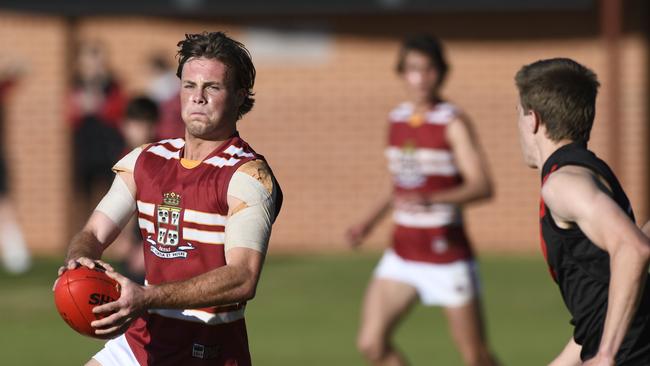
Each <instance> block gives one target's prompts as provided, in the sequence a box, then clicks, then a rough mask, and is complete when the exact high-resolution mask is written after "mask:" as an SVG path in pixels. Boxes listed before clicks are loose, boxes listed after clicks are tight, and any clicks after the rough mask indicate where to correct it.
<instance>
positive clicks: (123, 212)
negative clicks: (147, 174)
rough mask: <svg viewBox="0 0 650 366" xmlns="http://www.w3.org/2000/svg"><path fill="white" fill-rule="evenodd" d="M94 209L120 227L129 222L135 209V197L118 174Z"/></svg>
mask: <svg viewBox="0 0 650 366" xmlns="http://www.w3.org/2000/svg"><path fill="white" fill-rule="evenodd" d="M95 211H99V212H102V213H103V214H104V215H106V216H108V218H109V219H111V221H113V222H114V223H115V224H116V225H117V226H118V227H119V228H120V229H122V228H123V227H124V225H126V223H127V222H129V219H130V218H131V215H133V212H134V211H135V198H134V197H133V196H132V195H131V191H129V187H128V186H127V185H126V183H125V182H124V180H123V179H122V177H120V175H119V174H117V175H116V176H115V179H114V180H113V185H111V189H109V190H108V193H106V195H105V196H104V198H102V200H101V201H100V202H99V204H98V205H97V208H95Z"/></svg>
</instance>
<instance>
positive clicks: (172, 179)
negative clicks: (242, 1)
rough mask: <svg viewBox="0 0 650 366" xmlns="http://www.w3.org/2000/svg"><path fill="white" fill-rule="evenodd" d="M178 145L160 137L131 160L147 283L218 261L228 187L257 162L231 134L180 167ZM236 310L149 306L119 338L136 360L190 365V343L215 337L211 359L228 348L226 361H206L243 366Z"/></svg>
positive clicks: (179, 277)
mask: <svg viewBox="0 0 650 366" xmlns="http://www.w3.org/2000/svg"><path fill="white" fill-rule="evenodd" d="M184 147H185V141H184V140H183V139H172V140H163V141H160V142H158V143H154V144H151V145H148V146H146V147H145V148H144V149H143V151H142V152H141V153H140V155H139V156H138V158H137V160H136V162H135V168H134V171H133V176H134V178H135V183H136V187H137V194H136V201H137V218H138V224H139V226H140V231H141V233H142V237H143V238H144V241H143V249H144V253H145V267H146V282H147V284H149V285H156V284H162V283H168V282H176V281H183V280H186V279H189V278H192V277H195V276H198V275H200V274H202V273H205V272H208V271H211V270H213V269H215V268H218V267H221V266H224V265H225V264H226V261H225V253H224V231H225V225H226V222H227V215H228V204H227V189H228V184H229V182H230V179H231V177H232V175H233V174H234V173H235V171H236V170H237V169H238V168H239V167H240V166H241V165H242V164H244V163H246V162H249V161H251V160H255V159H264V158H263V157H262V156H261V155H259V154H257V153H255V151H253V149H252V148H251V147H250V146H249V145H248V144H247V143H246V142H245V141H244V140H242V139H241V138H240V137H239V136H238V135H234V136H233V137H231V138H230V139H228V140H227V141H225V142H224V143H223V144H222V145H221V146H220V147H218V148H217V149H215V150H214V151H213V152H212V153H210V155H208V156H207V157H206V158H205V159H204V160H203V161H201V162H200V163H197V162H195V163H194V164H187V161H186V160H184V159H182V156H183V149H184ZM278 208H279V205H278ZM244 308H245V304H243V303H242V304H232V305H229V306H219V307H211V308H203V309H152V310H150V311H149V313H148V314H146V315H145V316H143V317H142V318H139V319H138V320H137V321H136V322H134V323H133V324H132V326H131V327H130V328H129V330H128V331H127V333H126V338H127V341H128V343H129V345H130V347H131V349H132V350H133V352H134V354H135V355H136V357H137V358H138V361H139V362H140V363H141V364H149V363H148V362H152V361H155V364H160V365H163V364H164V365H167V364H169V365H172V364H187V365H189V364H193V361H192V360H194V361H196V362H198V361H200V360H199V359H197V358H196V357H194V358H192V357H190V355H191V354H192V352H193V351H192V349H193V347H194V348H196V347H211V346H212V345H214V344H215V342H217V343H220V344H221V346H220V347H221V349H220V350H219V357H226V356H225V355H226V354H228V353H229V354H231V356H228V357H231V358H228V357H226V358H224V361H223V362H217V363H214V364H219V365H222V364H223V365H226V364H233V365H234V364H240V365H241V364H247V363H246V362H249V361H247V359H246V357H248V356H247V355H248V343H247V340H246V330H245V325H244V320H243V318H244ZM154 325H155V326H154ZM154 332H155V333H154ZM192 340H194V341H192ZM193 342H194V343H193ZM226 344H228V345H229V346H228V347H226V348H228V349H224V346H225V345H226ZM152 350H156V351H155V352H152ZM177 354H181V355H182V357H183V358H178V357H179V356H177ZM215 357H216V356H215ZM229 359H230V360H231V361H233V360H235V361H236V362H234V363H231V361H228V360H229ZM163 360H165V361H163ZM237 362H238V363H237ZM201 364H202V363H201Z"/></svg>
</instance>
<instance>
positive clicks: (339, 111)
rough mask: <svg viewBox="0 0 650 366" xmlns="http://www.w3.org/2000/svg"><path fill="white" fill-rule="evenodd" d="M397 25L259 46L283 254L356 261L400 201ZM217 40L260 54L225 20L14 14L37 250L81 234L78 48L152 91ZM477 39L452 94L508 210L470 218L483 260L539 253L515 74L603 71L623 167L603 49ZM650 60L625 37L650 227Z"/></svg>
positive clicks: (265, 133)
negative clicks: (72, 69)
mask: <svg viewBox="0 0 650 366" xmlns="http://www.w3.org/2000/svg"><path fill="white" fill-rule="evenodd" d="M346 21H347V22H348V23H350V21H349V20H346ZM401 21H402V22H404V21H406V20H404V19H402V20H401ZM448 23H449V21H448ZM385 26H386V25H385V24H383V23H382V22H377V23H375V24H374V25H373V24H372V23H370V24H369V25H368V28H367V29H365V28H364V29H363V30H361V31H359V32H353V31H350V29H351V28H355V27H354V26H350V24H348V25H347V26H345V27H343V29H344V31H336V30H335V29H336V27H334V28H333V30H330V31H329V32H326V33H322V35H324V37H323V38H319V39H318V43H317V44H316V46H317V50H316V58H314V56H313V54H306V55H300V53H298V54H297V55H296V54H294V53H290V52H289V51H290V50H288V51H287V52H288V53H287V54H286V55H283V54H282V50H275V51H274V50H271V51H272V52H271V53H270V54H269V53H263V52H262V50H259V57H256V49H255V48H253V47H251V52H252V55H253V60H254V62H255V65H256V67H257V72H258V78H257V83H256V87H255V91H256V99H257V101H256V105H255V107H254V109H253V111H252V112H251V113H250V114H249V115H247V116H246V117H245V118H244V119H243V120H242V121H240V122H239V123H240V124H241V127H240V130H241V133H242V135H243V136H244V137H245V138H246V139H247V140H248V141H249V142H250V143H251V144H252V145H253V146H254V147H255V149H256V150H257V151H259V152H261V153H263V154H264V155H265V156H266V157H267V159H268V160H269V161H270V163H271V165H272V167H273V168H274V171H275V173H276V175H277V176H278V179H279V181H280V182H281V183H282V185H283V189H284V191H285V194H286V195H285V206H284V208H283V212H282V215H281V217H280V219H279V221H278V223H277V225H276V226H275V228H274V233H273V243H272V245H271V248H272V250H291V251H293V250H306V251H312V250H313V251H325V250H343V249H344V248H345V247H344V244H343V233H344V231H345V229H346V227H347V226H348V225H350V224H352V223H354V222H356V221H357V220H359V219H360V218H362V217H363V216H364V215H365V214H366V213H367V212H368V210H370V209H371V208H372V207H373V205H374V204H375V203H374V201H375V200H376V199H377V197H379V196H381V195H383V194H386V192H387V191H388V187H389V184H388V176H387V173H386V169H385V160H384V156H383V147H384V143H385V138H386V114H387V113H388V111H389V110H390V109H391V108H392V107H393V106H394V105H395V104H396V103H398V102H399V101H401V99H402V98H403V97H404V93H403V88H402V85H401V83H400V80H399V79H398V78H397V77H396V75H395V74H394V72H393V69H394V62H395V56H396V51H397V47H398V44H399V39H400V36H399V35H389V34H387V33H388V32H387V31H385ZM359 27H360V26H357V28H359ZM446 27H448V28H449V27H450V25H449V24H447V25H446ZM464 27H466V26H464ZM373 29H374V30H376V31H373ZM380 29H381V31H380ZM202 30H226V31H228V32H229V34H230V35H232V36H233V37H234V38H236V39H239V40H241V41H242V42H244V43H245V44H248V43H249V42H250V43H251V44H252V43H254V41H255V39H253V38H251V34H253V33H252V32H253V31H255V29H252V30H251V28H246V27H243V26H234V25H224V23H217V22H207V21H206V22H193V21H183V20H167V19H151V18H86V19H80V20H78V21H77V22H75V23H69V22H66V21H65V20H63V19H61V18H56V17H41V16H26V15H19V14H13V13H0V44H2V45H3V46H4V47H3V50H4V51H3V52H5V54H6V56H11V57H13V58H20V59H22V60H25V61H26V64H27V67H28V74H27V75H26V77H25V78H24V80H23V81H22V82H21V83H20V85H19V87H17V88H16V90H15V92H14V93H13V96H12V97H11V99H10V100H9V103H8V106H7V118H6V119H7V123H6V131H7V132H6V141H5V146H4V147H5V149H6V151H7V155H8V157H9V162H10V172H11V178H12V179H11V183H12V186H13V188H14V192H13V198H14V199H15V202H16V203H17V208H18V212H19V217H20V219H21V222H22V223H23V226H24V228H25V232H26V236H27V240H28V242H29V244H30V246H31V247H32V248H33V249H34V250H35V251H38V252H41V253H62V250H63V249H62V248H63V247H64V246H65V245H66V238H67V237H68V235H69V230H68V227H69V224H68V218H69V217H70V216H71V215H70V210H71V208H72V205H71V204H70V203H71V202H72V201H71V200H74V192H71V189H70V188H69V184H68V183H69V171H70V169H69V164H68V162H69V161H70V158H69V153H70V147H69V146H70V144H69V142H68V139H69V137H68V134H67V130H66V124H65V120H64V118H65V117H64V93H65V90H66V81H67V77H68V73H69V70H68V66H67V65H66V60H67V57H69V54H68V52H69V50H70V44H71V42H72V41H73V39H71V38H72V37H71V36H76V37H80V38H90V39H101V40H102V41H104V42H105V44H106V45H107V46H108V49H109V51H110V55H111V64H112V65H113V69H114V71H115V73H116V74H117V75H118V76H119V78H120V80H122V81H123V82H124V84H125V85H126V87H127V89H128V90H129V91H130V92H132V93H136V92H140V91H143V89H144V87H145V86H146V83H147V80H148V78H147V77H148V76H147V70H146V67H145V63H146V60H147V58H148V56H149V55H150V54H151V53H153V52H157V51H160V50H164V51H166V52H168V53H169V55H170V57H172V55H173V53H174V52H175V45H176V42H177V41H179V40H180V39H181V38H182V37H183V34H184V33H188V32H199V31H202ZM433 30H435V27H433ZM476 32H478V33H477V34H480V32H481V30H480V29H476ZM461 33H462V34H460V35H457V34H456V35H454V36H453V37H449V38H446V48H447V53H448V59H449V62H450V64H451V72H450V75H449V79H448V81H447V83H446V87H445V89H444V95H445V96H446V97H448V99H450V100H451V101H453V102H454V103H457V104H458V105H460V106H461V107H463V108H464V109H465V110H466V112H467V113H469V115H470V116H471V117H472V119H473V121H474V125H475V127H476V130H477V131H478V134H479V135H480V139H481V141H482V145H483V150H484V151H485V153H486V154H487V157H488V161H489V164H490V170H491V172H492V174H493V176H494V180H495V186H496V197H495V199H493V200H492V201H490V202H486V203H483V204H480V205H477V206H476V207H472V208H470V209H468V210H467V221H468V223H469V232H470V235H471V237H472V239H473V241H474V243H475V245H476V246H477V247H478V249H479V250H483V249H485V250H495V251H523V252H530V251H536V250H537V248H538V222H537V212H536V210H537V203H538V188H539V177H538V173H537V172H536V171H534V170H530V169H528V168H526V167H525V166H524V164H523V162H522V159H521V156H520V152H519V142H518V138H517V129H516V111H515V106H516V104H517V94H516V90H515V87H514V82H513V76H514V74H515V72H516V71H517V70H518V68H519V67H520V66H521V65H523V64H524V63H529V62H532V61H535V60H537V59H540V58H548V57H555V56H566V57H571V58H574V59H576V60H578V61H579V62H582V63H584V64H586V65H588V66H590V67H591V68H593V69H594V70H595V71H596V73H598V74H599V76H600V80H601V82H602V84H603V86H602V88H601V93H600V96H599V101H598V112H597V118H596V122H595V123H596V126H595V129H594V132H593V135H592V143H591V146H592V148H593V149H594V150H595V151H596V152H598V153H599V154H601V155H602V156H603V157H604V158H605V159H607V154H608V152H609V151H610V150H609V144H610V143H611V141H609V140H608V134H609V131H608V125H607V124H606V123H605V121H604V119H605V118H606V116H607V105H606V103H605V102H606V98H607V96H608V80H606V77H605V63H606V55H605V51H604V47H603V43H602V40H601V39H600V38H598V37H597V36H593V35H592V36H590V35H588V34H587V35H585V34H578V35H576V36H575V37H552V38H551V37H549V38H544V37H539V36H536V37H530V38H529V39H525V37H519V38H511V39H508V38H505V37H496V36H495V37H494V38H493V39H490V37H486V36H484V35H482V36H481V37H480V38H479V39H475V38H472V37H471V36H470V35H471V34H472V32H471V31H470V30H468V29H466V28H465V29H464V30H463V32H461ZM255 34H259V33H255ZM443 36H444V32H443ZM318 47H320V48H318ZM647 51H648V46H647V39H646V38H644V37H643V36H642V35H641V34H636V33H635V32H627V33H626V34H625V36H624V38H623V40H622V43H621V53H622V95H621V111H622V116H621V121H619V123H618V126H619V128H621V139H622V141H621V146H622V149H623V150H622V151H623V153H622V156H621V162H622V166H621V168H620V171H619V172H618V174H619V176H620V178H621V180H622V183H623V185H624V187H625V188H626V189H627V191H628V194H629V196H630V199H631V200H632V202H633V204H634V206H635V209H636V211H637V216H638V219H639V220H640V221H645V220H647V219H648V214H649V212H648V207H647V206H648V205H647V202H648V188H647V187H648V184H647V183H648V182H647V176H648V173H647V171H648V151H647V148H646V145H647V143H646V139H647V136H648V135H649V133H648V130H647V122H648V110H647V100H648V75H647V69H648V62H647ZM274 52H275V53H274ZM318 52H320V53H318ZM287 55H288V56H287ZM388 232H389V222H388V221H387V222H386V223H385V224H384V225H383V226H382V227H381V229H380V230H378V232H376V233H375V234H373V235H372V236H371V238H370V239H369V244H370V245H369V246H372V247H381V246H384V245H386V244H387V242H388V238H389V235H388Z"/></svg>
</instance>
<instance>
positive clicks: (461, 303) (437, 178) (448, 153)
mask: <svg viewBox="0 0 650 366" xmlns="http://www.w3.org/2000/svg"><path fill="white" fill-rule="evenodd" d="M397 71H398V73H399V74H400V75H401V76H402V78H403V79H404V81H405V83H406V86H407V88H408V90H409V92H410V94H411V100H410V101H409V102H406V103H403V104H400V105H399V106H398V107H397V108H396V109H394V110H393V111H392V112H391V113H390V129H389V143H388V147H387V149H386V156H387V158H388V165H389V170H390V172H391V173H392V175H393V181H394V191H393V193H392V194H391V195H390V196H389V197H387V198H386V199H385V200H383V201H381V202H380V204H379V205H378V208H377V209H376V210H375V211H374V212H372V213H371V214H370V215H369V217H368V218H367V219H366V220H364V221H363V222H362V223H361V224H359V225H357V226H355V227H352V228H351V229H350V230H349V231H348V238H349V240H350V242H351V244H352V245H354V246H356V245H358V244H359V243H360V241H361V240H362V239H363V238H364V237H365V236H366V235H367V234H368V233H369V232H370V231H371V230H372V228H373V227H374V226H375V225H376V224H377V223H378V222H379V221H380V219H381V218H382V217H383V216H384V215H385V214H386V213H387V212H388V211H389V209H390V208H391V207H392V208H393V209H394V212H393V218H394V221H395V229H394V236H393V246H392V248H390V249H387V250H386V251H385V253H384V256H383V258H382V259H381V261H380V263H379V265H378V266H377V268H376V270H375V273H374V278H373V279H372V281H371V282H370V284H369V286H368V288H367V290H366V295H365V299H364V303H363V309H362V316H361V326H360V329H359V334H358V338H357V347H358V348H359V350H360V352H361V353H362V354H363V355H364V356H365V358H366V359H367V360H368V362H370V363H371V364H373V365H405V364H406V359H405V357H404V356H403V355H401V354H400V352H399V351H398V350H397V349H396V347H395V346H394V345H393V344H392V341H391V336H392V334H393V330H394V329H395V326H396V325H397V323H398V321H399V320H400V319H402V318H403V316H404V315H406V313H407V312H409V310H410V309H411V307H412V305H413V304H414V302H415V300H416V298H417V297H419V298H420V300H421V302H422V303H423V304H424V305H427V306H434V305H437V306H442V307H443V308H444V311H445V314H446V316H447V320H448V322H449V329H450V331H451V334H452V337H453V339H454V341H455V343H456V346H457V347H458V349H459V350H460V353H461V355H462V358H463V360H464V362H465V364H467V365H494V364H495V361H494V359H493V357H492V356H491V354H490V352H489V350H488V345H487V340H486V338H485V333H484V329H483V322H482V319H481V311H480V302H479V290H478V283H477V274H476V268H475V263H474V260H473V254H472V249H471V247H470V243H469V241H468V239H467V237H466V236H465V231H464V229H463V223H462V213H461V207H462V206H463V205H465V204H467V203H470V202H474V201H477V200H480V199H485V198H488V197H490V196H491V194H492V187H491V183H490V178H489V175H488V172H487V169H486V163H485V161H484V157H483V154H482V152H481V150H480V148H479V147H478V140H477V138H476V136H475V134H474V133H473V131H472V128H471V125H470V121H469V119H468V118H467V116H466V115H465V114H463V113H462V111H461V110H460V109H459V108H458V107H457V106H455V105H454V104H452V103H449V102H446V101H444V100H443V99H442V98H441V96H440V87H441V85H442V83H443V81H444V79H445V76H446V73H447V63H446V61H445V58H444V55H443V51H442V47H441V45H440V43H439V41H438V40H437V39H435V38H432V37H430V36H416V37H413V38H410V39H407V40H406V41H405V42H404V44H403V46H402V49H401V52H400V54H399V60H398V65H397Z"/></svg>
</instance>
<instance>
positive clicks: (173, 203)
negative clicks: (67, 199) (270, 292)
mask: <svg viewBox="0 0 650 366" xmlns="http://www.w3.org/2000/svg"><path fill="white" fill-rule="evenodd" d="M178 46H179V47H180V50H179V52H178V57H179V65H178V76H179V77H180V79H181V83H182V91H181V103H182V117H183V120H184V122H185V126H186V133H185V139H174V140H163V141H160V142H158V143H154V144H151V145H148V146H144V147H142V148H138V149H135V150H133V152H131V153H130V154H128V155H127V156H126V157H125V158H123V159H122V160H121V161H119V162H118V163H117V164H116V165H115V167H114V170H115V171H116V172H117V176H116V178H115V181H114V183H113V186H112V187H111V189H110V191H109V192H108V194H107V195H106V196H105V197H104V199H103V200H102V201H101V202H100V204H99V205H98V207H97V209H96V211H95V212H94V213H93V214H92V215H91V217H90V219H89V221H88V223H87V224H86V226H85V227H84V229H83V230H82V231H81V232H80V233H79V234H78V235H76V236H75V237H74V238H73V240H72V242H71V244H70V247H69V250H68V255H67V266H66V268H67V269H73V268H75V267H76V266H78V265H84V266H87V267H90V268H92V267H94V266H95V265H96V263H100V264H102V265H103V266H105V267H107V268H108V271H107V274H108V275H109V276H110V277H112V278H114V279H115V280H117V281H118V282H119V283H120V285H121V288H122V293H121V297H120V298H119V300H117V301H115V302H111V303H108V304H104V305H101V306H98V307H96V308H95V309H94V310H93V311H94V312H95V313H96V314H103V315H107V317H106V318H104V319H102V320H97V321H94V322H93V323H92V326H93V327H95V328H96V329H97V330H96V333H97V334H104V335H116V336H117V335H119V334H120V333H123V332H124V331H125V330H126V333H125V334H123V335H120V336H118V337H117V338H115V339H113V340H111V341H109V342H107V343H106V345H105V347H104V349H103V350H101V351H100V352H99V353H97V354H96V355H95V356H94V358H93V359H92V360H90V361H89V362H88V363H87V365H103V366H112V365H115V366H117V365H120V366H125V365H138V364H140V365H154V364H155V365H206V364H210V365H250V364H251V360H250V355H249V350H248V341H247V335H246V327H245V324H244V308H245V305H246V301H248V300H250V299H252V298H253V296H254V295H255V289H256V286H257V282H258V279H259V276H260V273H261V270H262V264H263V262H264V257H265V253H266V249H267V244H268V240H269V236H270V233H271V224H272V222H273V221H274V219H275V217H276V216H277V214H278V212H279V210H280V206H281V202H282V194H281V191H280V189H279V186H278V184H277V182H276V181H275V178H274V177H273V174H272V172H271V170H270V168H269V166H268V165H267V163H266V161H265V160H264V158H263V157H262V156H261V155H258V154H257V153H255V151H253V149H252V148H251V147H250V146H249V145H248V144H247V143H246V142H245V141H244V140H243V139H242V138H241V137H239V135H238V133H237V128H236V122H237V120H238V119H239V118H241V117H242V116H243V115H244V114H245V113H247V112H248V111H250V110H251V108H252V107H253V102H254V99H253V98H252V96H253V92H252V88H253V84H254V81H255V68H254V66H253V64H252V61H251V59H250V55H249V53H248V51H247V50H246V49H245V48H244V46H243V45H242V44H241V43H239V42H237V41H235V40H233V39H231V38H229V37H227V36H226V35H224V34H223V33H220V32H215V33H202V34H189V35H186V38H185V39H184V40H182V41H180V42H179V43H178ZM136 207H137V217H138V222H139V225H140V228H141V232H142V235H143V237H144V238H145V240H144V242H143V245H144V251H145V262H146V281H147V285H145V286H139V285H136V284H135V283H134V282H132V281H130V280H128V279H127V278H125V277H124V276H122V275H120V274H119V273H117V272H115V271H114V270H113V269H112V268H111V267H110V266H109V265H108V264H106V263H104V262H101V261H99V259H100V258H101V254H102V251H103V250H104V249H105V248H106V246H107V245H109V244H110V243H111V241H112V240H113V239H114V238H115V236H116V235H117V233H118V232H119V231H120V229H121V228H122V227H123V225H124V224H125V223H126V222H127V220H128V219H129V217H130V216H131V215H132V214H133V212H134V211H135V210H136ZM63 270H65V268H62V269H61V272H62V271H63ZM127 328H128V329H127Z"/></svg>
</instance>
